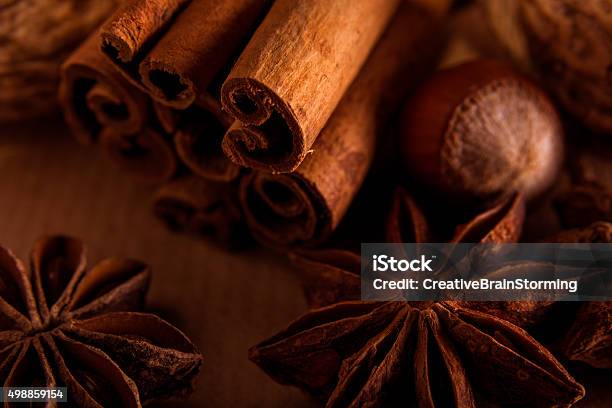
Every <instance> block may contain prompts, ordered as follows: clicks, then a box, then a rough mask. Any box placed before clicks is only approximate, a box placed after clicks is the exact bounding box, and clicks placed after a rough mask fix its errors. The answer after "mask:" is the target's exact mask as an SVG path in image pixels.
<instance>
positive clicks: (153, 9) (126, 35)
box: [100, 0, 191, 66]
mask: <svg viewBox="0 0 612 408" xmlns="http://www.w3.org/2000/svg"><path fill="white" fill-rule="evenodd" d="M190 1H191V0H131V1H127V2H126V3H125V5H124V6H123V7H121V8H120V9H119V10H117V12H115V14H114V15H113V16H112V17H111V18H110V19H109V20H108V21H107V22H106V23H105V24H104V25H103V26H102V29H101V32H100V40H101V48H102V51H103V52H104V53H105V54H106V55H107V56H108V57H109V58H110V59H111V60H112V61H114V62H115V63H116V64H117V65H119V66H125V65H126V64H128V63H130V62H133V61H134V60H135V58H136V56H137V55H138V54H139V53H141V52H143V50H145V49H146V48H147V47H150V46H151V42H153V41H154V40H155V39H156V38H158V37H159V36H160V35H161V34H162V33H163V31H164V29H165V28H166V27H167V26H168V25H169V24H170V23H171V22H172V19H173V18H174V17H175V15H176V14H177V13H178V12H180V11H181V9H182V8H183V7H184V6H185V5H186V4H188V3H189V2H190Z"/></svg>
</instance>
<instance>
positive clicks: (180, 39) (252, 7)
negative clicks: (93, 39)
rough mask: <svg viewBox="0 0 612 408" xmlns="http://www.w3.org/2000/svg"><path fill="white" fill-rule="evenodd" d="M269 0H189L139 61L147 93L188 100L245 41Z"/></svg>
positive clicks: (175, 102)
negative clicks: (166, 30)
mask: <svg viewBox="0 0 612 408" xmlns="http://www.w3.org/2000/svg"><path fill="white" fill-rule="evenodd" d="M270 3H271V1H270V0H228V1H218V0H194V1H192V2H191V3H190V4H189V5H188V6H187V7H186V8H185V10H184V11H183V12H182V13H180V15H178V16H177V18H176V20H175V21H174V22H173V24H172V26H171V27H170V29H169V30H168V32H167V33H165V34H164V36H163V37H162V38H161V39H160V40H159V41H158V42H157V43H156V44H155V46H153V48H152V49H151V51H150V52H149V53H148V55H147V56H146V57H144V59H143V60H142V62H141V63H140V66H139V73H140V78H141V80H142V82H143V84H144V85H145V86H146V88H147V89H148V91H149V92H150V94H151V96H152V97H153V98H155V99H157V100H159V101H161V102H162V103H166V104H168V105H169V106H172V107H175V108H180V109H184V108H186V107H188V106H189V105H191V104H192V103H193V102H194V101H195V99H196V97H197V96H198V95H199V94H201V93H203V92H205V91H206V89H208V87H209V86H210V85H211V83H212V82H213V79H214V78H215V76H217V75H218V74H219V73H220V72H222V71H223V70H224V68H225V67H226V66H228V65H229V64H230V61H231V60H232V58H233V57H234V56H235V55H236V54H237V53H238V52H239V51H240V50H241V49H242V48H243V47H244V45H245V44H246V39H247V37H248V36H249V35H250V34H251V33H252V32H253V31H254V30H255V26H256V24H257V23H258V22H259V20H260V17H261V15H262V14H263V13H264V12H265V11H267V9H268V6H269V4H270ZM186 45H187V46H186Z"/></svg>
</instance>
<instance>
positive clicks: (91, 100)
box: [59, 33, 149, 144]
mask: <svg viewBox="0 0 612 408" xmlns="http://www.w3.org/2000/svg"><path fill="white" fill-rule="evenodd" d="M96 41H97V33H95V34H93V35H92V36H91V37H89V38H88V39H87V40H86V41H85V42H84V43H83V44H82V45H81V46H80V47H79V48H78V49H77V50H76V51H75V52H74V53H73V54H72V55H71V56H70V57H69V58H68V59H67V60H66V61H65V62H64V64H63V65H62V67H61V72H60V74H61V82H60V88H59V100H60V103H61V105H62V109H63V111H64V117H65V119H66V122H67V123H68V125H69V126H70V128H71V129H72V131H73V134H74V136H75V137H76V138H77V139H78V140H79V141H80V142H81V143H85V144H88V143H92V142H94V141H96V140H97V138H98V136H99V133H100V132H101V131H102V129H103V128H104V127H110V128H112V129H113V130H115V131H116V132H121V133H135V132H138V131H139V130H141V129H142V128H143V127H144V124H145V121H146V119H147V115H148V110H149V105H148V98H147V96H146V95H145V94H144V93H142V92H140V91H139V90H138V89H136V88H135V87H134V86H132V85H131V84H130V83H129V82H128V81H127V80H125V79H124V78H123V76H122V75H121V74H119V72H117V70H116V69H115V67H114V66H113V64H112V63H111V62H110V61H108V60H107V59H106V58H105V57H104V56H103V55H102V53H101V52H100V50H99V49H98V47H97V46H96Z"/></svg>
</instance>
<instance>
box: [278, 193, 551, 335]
mask: <svg viewBox="0 0 612 408" xmlns="http://www.w3.org/2000/svg"><path fill="white" fill-rule="evenodd" d="M524 214H525V203H524V200H523V198H522V196H521V195H520V194H514V195H512V196H509V197H506V198H505V199H503V200H501V201H500V202H499V203H497V204H496V205H495V206H493V207H492V208H490V209H488V210H486V211H484V212H482V213H480V214H477V215H476V216H475V217H473V218H472V219H471V220H469V221H468V222H467V223H465V224H462V225H460V226H458V227H457V228H456V229H455V234H454V236H453V237H452V239H451V242H453V243H460V242H482V243H503V242H516V241H518V239H519V236H520V234H521V226H522V223H523V219H524ZM433 236H434V234H433V233H432V232H431V230H430V228H429V224H428V222H427V220H426V218H425V215H424V214H423V212H422V211H421V209H420V207H419V205H418V204H417V203H416V201H415V200H414V199H413V198H412V197H411V196H410V195H409V194H408V192H407V191H406V190H404V189H403V188H401V187H400V188H398V189H397V190H396V192H395V196H394V200H393V203H392V206H391V211H390V213H389V216H388V218H387V225H386V237H387V241H388V242H414V243H426V242H431V241H430V240H431V239H433ZM290 259H291V260H292V261H293V263H294V264H295V265H296V267H297V269H298V270H299V272H300V279H301V282H302V286H303V288H304V293H305V296H306V300H307V301H308V304H309V306H310V307H321V306H326V305H329V304H332V303H334V302H339V301H343V300H357V299H359V296H360V293H361V280H360V257H359V256H358V255H357V254H355V253H353V252H350V251H347V250H337V249H313V250H300V251H294V252H293V253H291V254H290ZM535 266H537V265H535ZM462 304H463V305H464V306H465V307H469V308H472V309H477V310H480V311H482V312H485V313H489V314H492V315H495V316H497V317H500V318H503V319H506V320H508V321H510V322H512V323H514V324H517V325H519V326H521V327H525V326H530V325H533V324H535V323H536V322H538V321H540V320H541V319H542V318H543V317H544V315H545V314H546V313H547V311H548V309H549V307H550V305H551V304H552V302H532V301H524V302H464V303H462Z"/></svg>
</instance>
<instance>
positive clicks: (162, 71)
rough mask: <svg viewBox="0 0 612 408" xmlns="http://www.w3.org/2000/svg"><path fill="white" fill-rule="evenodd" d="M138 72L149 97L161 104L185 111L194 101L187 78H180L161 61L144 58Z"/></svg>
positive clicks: (193, 94)
mask: <svg viewBox="0 0 612 408" xmlns="http://www.w3.org/2000/svg"><path fill="white" fill-rule="evenodd" d="M139 72H140V77H141V78H142V83H143V84H144V86H145V87H147V89H148V90H149V92H150V94H151V96H152V97H153V98H155V99H156V100H158V101H160V102H161V103H164V104H166V105H168V106H171V107H173V108H177V109H186V108H187V107H189V105H191V104H192V103H193V102H194V101H195V99H196V91H195V89H194V85H193V83H192V82H191V81H190V80H189V78H186V77H182V76H181V75H180V74H179V73H178V72H175V70H174V69H173V68H172V67H171V66H168V65H167V64H164V63H163V61H156V60H152V59H149V58H146V59H145V60H144V61H143V62H142V63H141V64H140V68H139Z"/></svg>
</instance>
